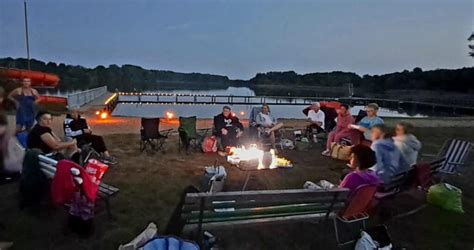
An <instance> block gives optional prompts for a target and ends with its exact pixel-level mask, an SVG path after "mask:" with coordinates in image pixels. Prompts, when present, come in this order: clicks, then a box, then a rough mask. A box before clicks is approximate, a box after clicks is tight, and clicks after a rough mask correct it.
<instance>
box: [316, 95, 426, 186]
mask: <svg viewBox="0 0 474 250" xmlns="http://www.w3.org/2000/svg"><path fill="white" fill-rule="evenodd" d="M378 111H379V106H378V105H377V104H375V103H371V104H368V105H367V107H366V112H367V116H365V117H364V118H362V119H361V120H360V121H359V122H358V123H357V124H354V123H355V122H354V119H353V118H352V115H351V114H350V110H349V107H348V106H347V105H344V104H343V105H341V108H340V109H339V110H338V117H337V125H336V127H335V129H334V130H333V131H332V132H330V133H329V135H328V141H327V145H326V149H325V150H324V151H323V152H322V154H323V155H325V156H330V152H331V146H332V145H333V143H341V142H342V141H344V140H346V141H349V142H350V143H351V145H352V147H351V160H350V163H349V164H348V166H349V167H350V168H351V169H352V170H353V171H352V172H350V173H349V174H347V175H344V178H343V179H342V181H341V183H340V187H347V188H349V189H351V191H354V190H355V189H356V188H357V187H358V186H360V185H363V184H380V183H389V182H390V180H391V178H392V177H393V176H394V175H396V174H398V173H401V172H403V171H406V170H408V169H409V168H410V167H412V166H414V165H415V164H416V161H417V158H418V152H419V150H420V149H421V142H420V141H419V140H418V139H417V138H416V137H415V136H414V135H413V126H412V125H411V124H409V123H406V122H399V123H397V125H396V126H395V130H394V131H390V129H389V128H388V127H387V126H386V125H385V124H384V121H383V119H382V118H380V117H379V116H378V115H377V113H378Z"/></svg>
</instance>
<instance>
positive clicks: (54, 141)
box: [27, 112, 78, 158]
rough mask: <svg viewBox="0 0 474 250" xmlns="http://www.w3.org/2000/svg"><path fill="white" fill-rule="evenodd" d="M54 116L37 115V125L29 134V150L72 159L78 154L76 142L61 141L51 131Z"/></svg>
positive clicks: (48, 114) (49, 114) (47, 114)
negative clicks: (33, 149)
mask: <svg viewBox="0 0 474 250" xmlns="http://www.w3.org/2000/svg"><path fill="white" fill-rule="evenodd" d="M52 120H53V118H52V116H51V113H49V112H39V113H38V114H37V115H36V122H37V123H36V125H35V126H34V127H33V129H32V130H31V131H30V133H29V134H28V142H27V145H28V148H37V149H40V150H41V151H42V152H43V153H44V154H49V153H61V154H63V155H64V156H65V157H66V158H71V157H72V156H73V155H74V154H75V153H76V152H78V149H77V146H76V140H75V139H73V140H71V141H68V142H63V141H61V140H60V139H59V138H58V137H57V136H56V135H55V134H54V133H53V131H52V130H51V127H52Z"/></svg>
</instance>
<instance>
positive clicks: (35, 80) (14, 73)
mask: <svg viewBox="0 0 474 250" xmlns="http://www.w3.org/2000/svg"><path fill="white" fill-rule="evenodd" d="M0 77H3V78H8V79H17V80H20V79H23V78H29V79H31V86H33V87H43V88H55V87H57V86H58V84H59V77H58V76H57V75H54V74H49V73H44V72H40V71H32V70H23V69H14V68H3V67H0Z"/></svg>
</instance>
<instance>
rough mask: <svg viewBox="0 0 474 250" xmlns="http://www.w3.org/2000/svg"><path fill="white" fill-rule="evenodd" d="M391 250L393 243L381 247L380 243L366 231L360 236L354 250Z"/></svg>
mask: <svg viewBox="0 0 474 250" xmlns="http://www.w3.org/2000/svg"><path fill="white" fill-rule="evenodd" d="M374 249H377V250H390V249H392V244H391V243H389V244H387V245H386V246H383V247H380V243H379V242H377V241H376V240H374V239H373V238H372V236H370V234H368V233H367V232H365V231H362V232H361V233H360V238H359V239H358V240H357V242H356V245H355V248H354V250H374Z"/></svg>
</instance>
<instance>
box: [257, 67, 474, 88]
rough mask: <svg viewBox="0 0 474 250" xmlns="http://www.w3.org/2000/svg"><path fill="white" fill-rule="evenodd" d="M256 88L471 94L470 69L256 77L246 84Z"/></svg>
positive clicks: (473, 81)
mask: <svg viewBox="0 0 474 250" xmlns="http://www.w3.org/2000/svg"><path fill="white" fill-rule="evenodd" d="M249 81H250V83H252V84H257V85H287V86H311V85H317V86H325V87H331V86H332V87H342V86H345V85H346V84H347V83H352V84H353V85H354V87H355V88H359V89H362V90H364V91H368V92H372V93H383V92H385V91H387V90H396V89H410V90H437V91H455V92H464V93H466V92H474V68H472V67H471V68H462V69H454V70H447V69H437V70H430V71H423V70H422V69H421V68H414V69H413V70H412V71H408V70H404V71H402V72H396V73H390V74H384V75H364V76H362V77H360V76H359V75H357V74H355V73H351V72H341V71H334V72H329V73H309V74H303V75H300V74H297V73H295V72H294V71H286V72H268V73H258V74H257V75H256V76H255V77H254V78H252V79H250V80H249Z"/></svg>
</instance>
